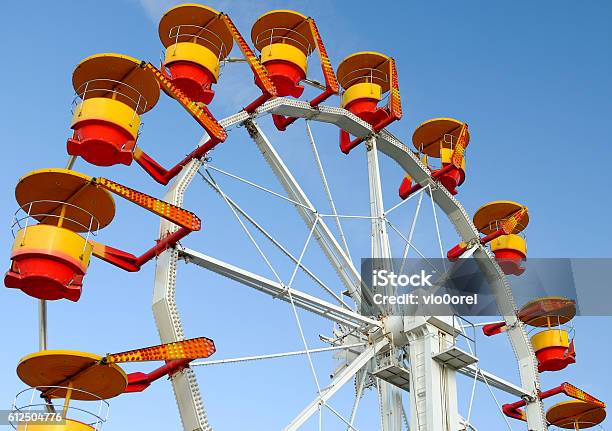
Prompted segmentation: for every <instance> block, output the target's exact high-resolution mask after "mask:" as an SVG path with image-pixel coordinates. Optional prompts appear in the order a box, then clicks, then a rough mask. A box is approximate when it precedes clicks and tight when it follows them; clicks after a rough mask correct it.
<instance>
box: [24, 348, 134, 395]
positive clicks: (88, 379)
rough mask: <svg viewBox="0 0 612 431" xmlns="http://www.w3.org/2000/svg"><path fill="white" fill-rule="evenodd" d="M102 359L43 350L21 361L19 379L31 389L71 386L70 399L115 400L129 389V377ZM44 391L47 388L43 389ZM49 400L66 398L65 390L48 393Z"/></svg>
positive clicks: (52, 390)
mask: <svg viewBox="0 0 612 431" xmlns="http://www.w3.org/2000/svg"><path fill="white" fill-rule="evenodd" d="M101 360H102V357H101V356H98V355H94V354H92V353H86V352H79V351H76V350H42V351H40V352H36V353H32V354H30V355H28V356H26V357H24V358H22V359H21V360H20V361H19V365H17V375H18V376H19V378H20V379H21V380H22V381H23V383H25V384H26V385H28V386H30V387H39V388H40V387H41V386H62V387H67V386H69V385H71V386H72V389H75V390H74V391H73V392H72V394H71V398H72V399H75V400H82V401H95V400H99V399H108V398H113V397H116V396H117V395H120V394H122V393H123V391H124V390H125V388H126V386H127V375H126V374H125V372H124V371H123V369H121V367H119V366H117V365H115V364H102V363H101ZM40 389H41V390H42V391H45V389H44V388H40ZM49 391H50V392H49V395H50V398H64V397H65V396H66V392H67V390H66V389H64V388H58V389H49Z"/></svg>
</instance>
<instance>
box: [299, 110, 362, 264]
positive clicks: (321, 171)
mask: <svg viewBox="0 0 612 431" xmlns="http://www.w3.org/2000/svg"><path fill="white" fill-rule="evenodd" d="M306 131H307V132H308V138H309V139H310V145H311V146H312V152H313V154H314V158H315V161H316V162H317V167H318V168H319V176H320V177H321V181H322V182H323V188H324V189H325V194H326V195H327V201H328V202H329V207H330V209H331V210H332V214H333V217H335V219H336V227H337V228H338V233H339V234H340V240H341V241H342V245H343V246H344V251H345V252H346V255H347V256H348V258H349V259H351V260H352V259H353V258H352V257H351V252H350V250H349V246H348V244H347V242H346V237H345V236H344V230H343V229H342V223H340V219H339V218H338V211H336V204H335V203H334V199H333V197H332V194H331V190H330V188H329V184H328V183H327V176H326V175H325V170H324V169H323V163H321V158H320V157H319V151H318V150H317V144H316V143H315V140H314V136H313V135H312V130H310V123H309V122H308V120H306Z"/></svg>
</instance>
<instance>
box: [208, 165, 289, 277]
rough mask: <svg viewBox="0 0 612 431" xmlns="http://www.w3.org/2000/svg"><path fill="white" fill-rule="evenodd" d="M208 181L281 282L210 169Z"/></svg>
mask: <svg viewBox="0 0 612 431" xmlns="http://www.w3.org/2000/svg"><path fill="white" fill-rule="evenodd" d="M198 173H199V174H200V175H202V173H201V172H200V171H198ZM207 173H208V175H209V178H210V181H211V182H212V183H213V184H215V185H216V188H217V191H218V192H219V194H220V195H221V197H222V198H223V200H224V201H225V203H226V204H227V206H229V207H230V209H231V210H232V212H233V213H234V216H236V219H237V220H238V223H240V225H241V226H242V229H243V230H244V232H245V233H246V234H247V236H248V237H249V239H250V240H251V242H252V243H253V245H254V246H255V248H256V249H257V251H258V252H259V254H260V255H261V257H262V258H263V260H264V261H265V262H266V265H268V268H269V269H270V271H272V273H273V274H274V276H275V277H276V279H277V280H278V282H279V283H282V281H281V278H280V276H279V275H278V273H277V272H276V270H275V269H274V267H273V266H272V264H271V263H270V261H269V260H268V257H267V256H266V254H265V253H264V252H263V250H262V249H261V247H260V246H259V244H258V243H257V241H256V240H255V238H254V237H253V235H252V234H251V232H250V231H249V229H248V228H247V227H246V226H245V224H244V222H243V221H242V219H241V218H240V216H239V215H238V213H237V212H236V210H235V209H234V207H233V206H232V204H230V202H229V200H228V198H227V196H226V195H225V193H224V192H223V190H221V188H220V187H219V184H217V183H216V182H215V180H214V178H213V177H212V175H211V174H210V171H207Z"/></svg>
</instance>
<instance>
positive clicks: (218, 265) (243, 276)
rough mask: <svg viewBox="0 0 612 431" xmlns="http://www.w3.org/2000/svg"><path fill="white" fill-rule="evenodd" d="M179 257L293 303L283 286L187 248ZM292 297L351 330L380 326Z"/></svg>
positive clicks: (348, 312)
mask: <svg viewBox="0 0 612 431" xmlns="http://www.w3.org/2000/svg"><path fill="white" fill-rule="evenodd" d="M179 255H180V257H182V258H184V259H185V260H186V261H187V262H190V263H194V264H196V265H198V266H200V267H202V268H205V269H208V270H210V271H212V272H215V273H217V274H219V275H222V276H224V277H227V278H229V279H231V280H234V281H237V282H239V283H241V284H243V285H245V286H248V287H252V288H253V289H256V290H258V291H260V292H263V293H266V294H268V295H270V296H272V297H273V298H275V299H280V300H282V301H285V302H291V300H290V298H289V295H288V292H289V288H288V286H284V285H282V284H281V283H278V282H276V281H273V280H270V279H268V278H265V277H262V276H260V275H257V274H255V273H253V272H250V271H247V270H245V269H242V268H239V267H237V266H234V265H231V264H229V263H227V262H224V261H222V260H219V259H215V258H214V257H211V256H207V255H205V254H203V253H200V252H197V251H194V250H190V249H188V248H183V249H181V250H180V251H179ZM291 296H292V297H293V301H294V302H295V305H296V306H297V307H300V308H302V309H304V310H308V311H310V312H312V313H315V314H318V315H319V316H323V317H325V318H327V319H330V320H332V321H334V322H337V323H340V324H343V325H347V326H349V327H351V328H361V329H363V330H368V329H371V328H378V327H380V326H381V322H379V321H378V320H374V319H370V318H368V317H366V316H363V315H361V314H359V313H356V312H354V311H351V310H347V309H346V308H343V307H340V306H337V305H335V304H332V303H330V302H327V301H324V300H322V299H319V298H317V297H316V296H312V295H309V294H307V293H304V292H301V291H299V290H296V289H294V288H291Z"/></svg>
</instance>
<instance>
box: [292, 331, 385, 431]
mask: <svg viewBox="0 0 612 431" xmlns="http://www.w3.org/2000/svg"><path fill="white" fill-rule="evenodd" d="M387 344H388V340H387V339H382V340H380V341H378V342H376V344H374V345H370V346H369V347H368V348H366V349H365V350H364V351H363V352H362V353H361V354H360V355H359V356H357V357H356V358H355V360H354V361H353V362H351V363H350V364H349V365H348V366H347V367H346V368H345V369H343V370H342V371H340V372H339V373H338V374H336V376H335V377H334V379H333V380H332V381H331V383H330V384H329V386H328V387H326V388H325V389H323V390H321V393H320V394H319V396H318V397H317V398H315V399H314V400H313V401H312V402H311V403H310V404H308V405H307V406H306V408H305V409H304V410H302V411H301V412H300V414H298V415H297V416H296V417H295V419H294V420H293V421H291V423H290V424H289V425H287V427H285V431H293V430H296V429H298V428H299V427H300V426H302V425H303V424H304V422H306V421H307V420H308V418H310V417H311V416H312V415H313V414H314V413H316V411H317V410H318V409H319V407H320V406H321V405H325V404H326V403H327V401H328V400H329V399H330V398H331V397H332V396H333V395H334V394H335V393H336V392H338V390H340V388H341V387H342V386H344V385H345V384H346V383H347V382H348V381H349V380H351V379H352V378H353V376H355V374H357V372H358V371H359V370H360V369H361V368H363V367H364V366H365V365H366V364H367V363H368V362H369V361H370V360H371V359H372V358H373V357H374V355H376V353H378V352H379V351H380V350H381V349H382V348H383V347H385V346H386V345H387Z"/></svg>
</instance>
